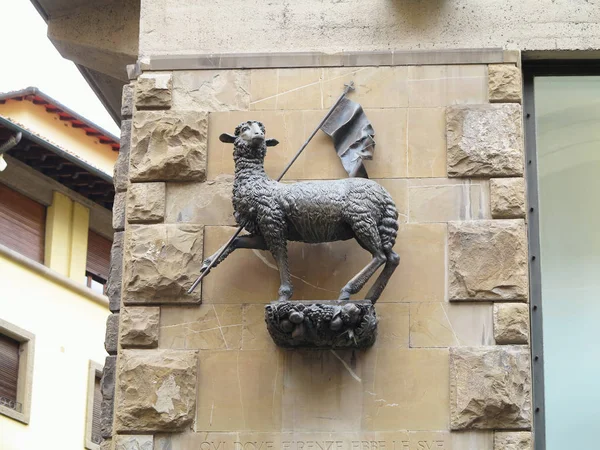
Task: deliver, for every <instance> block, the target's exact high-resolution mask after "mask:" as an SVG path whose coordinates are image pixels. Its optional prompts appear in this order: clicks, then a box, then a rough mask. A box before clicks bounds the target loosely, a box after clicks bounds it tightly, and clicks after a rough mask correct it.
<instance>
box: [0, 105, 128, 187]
mask: <svg viewBox="0 0 600 450" xmlns="http://www.w3.org/2000/svg"><path fill="white" fill-rule="evenodd" d="M0 115H1V116H3V117H5V118H7V119H9V120H11V121H13V122H15V123H18V124H20V125H22V126H23V127H25V128H27V129H28V130H31V131H32V132H33V133H35V134H37V135H38V136H40V137H42V138H44V139H46V140H48V141H49V142H52V143H53V144H55V145H56V146H58V147H60V148H62V149H63V150H65V151H67V152H69V153H71V154H72V155H75V156H77V157H79V158H80V159H82V160H83V161H85V162H87V163H88V164H90V165H92V166H94V167H96V168H98V169H100V170H101V171H102V172H104V173H106V174H107V175H110V176H112V173H113V167H114V165H115V162H116V161H117V157H118V156H119V154H118V152H115V151H114V150H113V149H112V148H111V146H110V145H109V144H102V143H101V142H100V141H99V140H98V139H97V138H94V137H91V136H87V135H86V134H85V130H83V129H81V128H73V127H72V126H71V125H70V124H69V123H68V122H65V121H61V120H60V119H59V116H58V114H52V113H49V112H46V110H45V109H44V108H43V107H40V106H38V105H34V104H33V103H32V102H30V101H27V100H24V101H16V100H7V101H6V103H5V104H3V105H0Z"/></svg>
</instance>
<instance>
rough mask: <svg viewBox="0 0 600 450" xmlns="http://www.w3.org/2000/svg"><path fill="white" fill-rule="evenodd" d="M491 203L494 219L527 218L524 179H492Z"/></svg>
mask: <svg viewBox="0 0 600 450" xmlns="http://www.w3.org/2000/svg"><path fill="white" fill-rule="evenodd" d="M490 202H491V205H492V217H493V218H494V219H513V218H519V217H525V180H524V179H523V178H493V179H491V180H490Z"/></svg>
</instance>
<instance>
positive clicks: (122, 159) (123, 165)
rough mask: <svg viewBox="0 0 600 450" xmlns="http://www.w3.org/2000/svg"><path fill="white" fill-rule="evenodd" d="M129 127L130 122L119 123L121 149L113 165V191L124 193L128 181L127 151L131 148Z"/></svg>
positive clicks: (130, 125)
mask: <svg viewBox="0 0 600 450" xmlns="http://www.w3.org/2000/svg"><path fill="white" fill-rule="evenodd" d="M131 127H132V121H131V119H129V120H123V121H121V148H120V149H119V156H118V157H117V162H116V163H115V168H114V172H113V183H114V185H115V191H117V192H124V191H126V190H127V183H128V181H129V150H130V148H131Z"/></svg>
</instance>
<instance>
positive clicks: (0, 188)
mask: <svg viewBox="0 0 600 450" xmlns="http://www.w3.org/2000/svg"><path fill="white" fill-rule="evenodd" d="M45 232H46V208H45V207H44V205H42V204H40V203H38V202H36V201H34V200H31V199H30V198H29V197H26V196H24V195H22V194H19V193H18V192H16V191H13V190H12V189H10V188H9V187H7V186H5V185H3V184H1V183H0V244H2V245H5V246H7V247H8V248H11V249H13V250H15V251H16V252H19V253H21V254H22V255H25V256H27V257H28V258H31V259H33V260H34V261H37V262H39V263H43V262H44V237H45Z"/></svg>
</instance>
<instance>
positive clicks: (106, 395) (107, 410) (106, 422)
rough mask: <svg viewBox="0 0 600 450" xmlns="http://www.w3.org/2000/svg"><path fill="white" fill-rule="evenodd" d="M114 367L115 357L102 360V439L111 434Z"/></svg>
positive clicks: (115, 365) (115, 364)
mask: <svg viewBox="0 0 600 450" xmlns="http://www.w3.org/2000/svg"><path fill="white" fill-rule="evenodd" d="M116 367H117V357H116V356H107V357H106V359H105V361H104V369H103V370H102V378H101V379H100V392H101V393H102V403H100V434H101V435H102V437H103V438H104V439H108V438H110V437H111V436H112V428H113V412H114V403H115V401H114V399H115V376H116Z"/></svg>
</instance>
